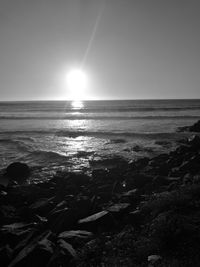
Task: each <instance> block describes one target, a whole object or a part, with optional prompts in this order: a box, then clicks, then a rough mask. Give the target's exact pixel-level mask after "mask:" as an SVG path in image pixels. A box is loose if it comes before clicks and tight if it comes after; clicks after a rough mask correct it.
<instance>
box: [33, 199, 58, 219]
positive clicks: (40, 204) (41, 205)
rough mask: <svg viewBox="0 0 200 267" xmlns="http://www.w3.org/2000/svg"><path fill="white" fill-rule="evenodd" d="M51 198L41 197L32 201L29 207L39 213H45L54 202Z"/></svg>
mask: <svg viewBox="0 0 200 267" xmlns="http://www.w3.org/2000/svg"><path fill="white" fill-rule="evenodd" d="M53 199H54V197H52V198H42V199H39V200H38V201H36V202H35V203H33V204H32V205H31V206H30V207H29V208H30V209H31V210H32V211H33V212H35V213H37V214H39V215H47V213H48V212H49V211H50V210H51V209H52V207H53V205H54V203H53Z"/></svg>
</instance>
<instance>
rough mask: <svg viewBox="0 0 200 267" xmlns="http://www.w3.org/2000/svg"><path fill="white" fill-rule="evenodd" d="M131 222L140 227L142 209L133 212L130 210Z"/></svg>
mask: <svg viewBox="0 0 200 267" xmlns="http://www.w3.org/2000/svg"><path fill="white" fill-rule="evenodd" d="M128 217H129V222H130V223H131V224H132V225H133V226H135V227H140V226H141V223H142V219H143V215H142V212H141V211H140V210H134V211H132V212H129V216H128Z"/></svg>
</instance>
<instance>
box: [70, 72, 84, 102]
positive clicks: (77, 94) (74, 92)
mask: <svg viewBox="0 0 200 267" xmlns="http://www.w3.org/2000/svg"><path fill="white" fill-rule="evenodd" d="M87 82H88V80H87V75H86V74H85V72H84V71H83V70H81V69H73V70H71V71H70V72H69V73H68V74H67V84H68V89H69V91H70V96H71V98H72V100H74V101H78V100H81V99H84V93H85V90H86V87H87Z"/></svg>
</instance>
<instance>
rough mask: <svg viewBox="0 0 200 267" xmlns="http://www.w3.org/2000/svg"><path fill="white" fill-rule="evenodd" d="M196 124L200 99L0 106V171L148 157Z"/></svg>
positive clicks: (76, 166)
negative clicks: (16, 165) (23, 164)
mask: <svg viewBox="0 0 200 267" xmlns="http://www.w3.org/2000/svg"><path fill="white" fill-rule="evenodd" d="M198 119H200V100H126V101H82V102H70V101H34V102H30V101H29V102H0V159H1V160H0V168H1V169H2V168H4V167H6V166H7V165H8V164H10V163H11V162H14V161H22V162H26V163H27V164H29V165H30V166H31V167H32V168H33V169H35V170H37V175H38V173H40V174H44V173H46V175H47V174H49V173H50V172H51V173H52V172H53V171H57V170H60V169H62V170H63V169H67V170H71V169H74V170H81V169H82V170H87V169H90V168H91V166H92V164H93V163H94V162H97V161H98V160H101V159H105V158H106V159H108V158H112V157H123V158H125V159H128V160H134V159H135V158H138V157H143V156H153V155H156V154H158V153H161V152H166V151H168V150H170V149H173V148H174V147H175V145H176V141H177V140H179V139H181V138H183V137H185V136H188V135H189V133H180V132H178V131H177V129H178V127H180V126H186V125H191V124H193V123H194V122H196V121H197V120H198ZM38 170H39V171H38Z"/></svg>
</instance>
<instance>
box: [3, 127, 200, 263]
mask: <svg viewBox="0 0 200 267" xmlns="http://www.w3.org/2000/svg"><path fill="white" fill-rule="evenodd" d="M198 123H199V122H198ZM198 123H197V124H198ZM191 127H193V128H194V125H193V126H191ZM193 128H192V129H193ZM195 129H196V130H197V128H195ZM183 130H190V128H189V127H187V128H184V129H183ZM191 134H192V133H191ZM113 164H114V165H115V167H114V168H110V169H109V168H105V169H96V170H93V171H91V174H90V175H87V174H85V173H83V172H82V173H81V172H74V173H73V172H71V173H70V172H59V173H57V174H56V175H55V176H54V177H53V178H52V179H50V180H48V181H44V182H42V183H39V184H29V185H26V184H21V185H20V184H15V185H10V186H8V187H4V186H1V187H0V207H1V209H0V219H1V220H0V227H1V229H0V236H1V243H0V261H1V264H2V265H1V266H2V267H4V266H9V267H12V266H20V267H21V266H24V267H25V266H38V267H39V266H41V267H42V266H50V267H53V266H55V267H56V266H63V267H64V266H66V264H67V266H78V267H84V266H85V267H86V266H199V262H200V253H199V249H200V245H199V244H200V227H199V225H200V219H199V218H200V217H199V215H200V214H199V208H200V137H199V135H198V134H196V135H195V136H193V137H191V138H189V139H184V140H180V144H179V145H178V146H177V148H176V149H175V150H172V151H170V152H169V153H165V154H160V155H158V156H156V157H153V158H148V157H143V158H140V159H138V160H134V161H132V162H126V161H118V162H116V160H114V162H113ZM116 165H117V166H116Z"/></svg>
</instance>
